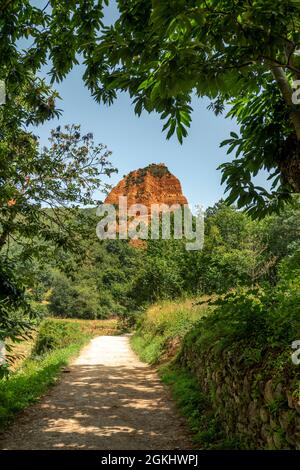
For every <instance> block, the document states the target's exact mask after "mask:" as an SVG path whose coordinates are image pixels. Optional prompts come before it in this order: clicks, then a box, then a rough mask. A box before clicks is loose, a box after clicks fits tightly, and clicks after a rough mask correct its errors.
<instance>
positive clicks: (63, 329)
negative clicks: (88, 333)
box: [32, 320, 83, 355]
mask: <svg viewBox="0 0 300 470" xmlns="http://www.w3.org/2000/svg"><path fill="white" fill-rule="evenodd" d="M82 336H83V335H82V331H81V327H80V324H79V323H75V322H67V321H66V322H64V321H60V320H44V321H43V322H42V323H41V326H40V328H39V331H38V335H37V338H36V342H35V345H34V348H33V351H32V354H33V355H41V354H44V353H46V352H48V351H51V350H54V349H62V348H65V347H67V346H69V345H71V344H73V343H76V342H77V341H78V340H79V339H80V338H81V337H82Z"/></svg>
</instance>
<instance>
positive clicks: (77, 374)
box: [0, 336, 191, 450]
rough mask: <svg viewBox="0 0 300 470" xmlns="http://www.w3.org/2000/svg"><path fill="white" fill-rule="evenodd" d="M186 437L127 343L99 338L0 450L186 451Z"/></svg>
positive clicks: (170, 406)
mask: <svg viewBox="0 0 300 470" xmlns="http://www.w3.org/2000/svg"><path fill="white" fill-rule="evenodd" d="M187 436H188V435H187V432H186V430H185V425H184V423H183V421H182V419H181V418H179V417H178V415H177V413H176V411H175V409H174V405H173V403H172V401H170V399H169V397H168V393H167V391H166V390H165V388H164V386H163V385H162V384H161V382H160V380H159V378H158V376H157V375H156V373H155V371H153V370H152V369H151V368H150V367H148V366H147V365H145V364H143V363H142V362H140V361H139V360H138V359H137V357H136V356H135V354H134V353H133V352H132V350H131V349H130V346H129V338H128V337H126V336H100V337H97V338H95V339H93V340H92V341H91V343H90V344H89V345H88V346H87V347H86V348H85V349H84V350H83V351H82V352H81V354H80V356H79V357H78V358H77V359H76V360H75V361H74V362H73V364H72V365H71V366H70V373H66V374H63V375H62V378H61V380H60V381H59V383H58V384H57V385H55V386H54V387H53V388H52V389H51V390H50V391H49V393H48V394H47V395H46V396H45V397H44V398H43V399H42V400H41V401H40V402H39V403H37V404H36V405H33V406H32V407H30V408H28V409H27V410H26V411H24V412H23V413H22V414H21V415H20V416H19V417H18V418H17V420H16V422H15V424H14V425H13V426H12V427H11V428H10V429H9V431H7V432H6V433H5V436H4V437H3V438H2V439H1V441H0V448H1V449H99V450H105V449H106V450H124V449H133V450H138V449H142V450H150V449H168V450H170V449H177V448H178V449H187V448H190V447H191V446H190V442H189V438H188V437H187Z"/></svg>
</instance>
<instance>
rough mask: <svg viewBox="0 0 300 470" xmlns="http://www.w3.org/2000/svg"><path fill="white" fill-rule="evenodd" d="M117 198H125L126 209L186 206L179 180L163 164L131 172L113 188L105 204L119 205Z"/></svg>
mask: <svg viewBox="0 0 300 470" xmlns="http://www.w3.org/2000/svg"><path fill="white" fill-rule="evenodd" d="M119 196H127V198H128V200H127V202H128V207H129V206H130V205H132V204H144V205H145V206H146V207H147V208H148V210H149V209H150V207H151V204H168V205H172V204H180V205H183V204H187V203H188V202H187V199H186V198H185V196H184V195H183V194H182V189H181V184H180V182H179V180H178V179H177V178H176V177H175V176H174V175H172V173H170V171H169V170H168V168H167V167H166V166H165V165H164V164H163V163H160V164H151V165H149V166H147V167H146V168H140V169H139V170H135V171H132V172H131V173H129V174H128V175H127V176H124V178H123V179H122V180H121V181H120V182H119V183H118V184H117V186H115V188H114V189H113V190H112V191H111V193H110V194H109V195H108V197H107V198H106V200H105V203H106V204H115V205H118V203H119Z"/></svg>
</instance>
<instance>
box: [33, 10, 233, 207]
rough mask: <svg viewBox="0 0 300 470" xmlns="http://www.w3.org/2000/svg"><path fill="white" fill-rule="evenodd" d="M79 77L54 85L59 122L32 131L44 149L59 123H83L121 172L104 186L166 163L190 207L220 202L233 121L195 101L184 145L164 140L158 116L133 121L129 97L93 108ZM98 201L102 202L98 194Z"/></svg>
mask: <svg viewBox="0 0 300 470" xmlns="http://www.w3.org/2000/svg"><path fill="white" fill-rule="evenodd" d="M39 3H40V2H39ZM39 6H40V5H39ZM116 18H117V9H116V6H115V2H111V3H110V5H109V7H107V8H106V11H105V21H106V23H107V24H109V23H112V22H113V21H114V20H115V19H116ZM83 72H84V69H83V67H82V66H78V67H76V68H75V69H74V70H73V71H72V72H71V73H70V74H69V75H68V77H67V78H66V79H65V80H64V81H63V82H62V83H61V84H58V85H57V84H56V85H55V88H56V89H57V90H58V92H59V94H60V96H61V98H62V101H59V102H58V107H59V108H61V109H62V110H63V114H62V116H61V117H60V119H59V121H58V120H51V121H50V122H47V123H46V124H44V125H42V126H39V128H38V129H36V130H35V133H36V134H37V135H39V136H40V142H41V145H42V146H43V145H47V144H48V138H49V135H50V130H51V129H52V128H54V127H56V126H57V125H58V124H60V125H64V124H72V123H74V124H81V128H82V131H83V132H92V133H93V134H94V139H95V143H103V144H105V145H106V146H107V148H108V149H109V150H111V151H112V153H113V154H112V158H111V161H112V163H113V165H114V166H115V167H117V168H118V170H119V173H118V174H117V175H113V177H112V178H110V181H107V182H109V183H110V184H112V185H115V184H116V183H117V182H118V181H119V180H120V179H121V178H122V177H123V175H125V174H127V173H129V172H130V171H132V170H135V169H137V168H142V167H145V166H147V165H148V164H150V163H165V164H166V165H167V167H168V168H169V170H170V171H171V172H172V173H173V174H174V175H175V176H177V178H179V180H180V182H181V185H182V189H183V193H184V195H185V196H186V197H187V199H188V201H189V203H190V205H191V206H192V207H194V206H195V205H197V204H201V205H203V206H204V207H208V206H212V205H213V204H215V203H216V202H217V201H218V200H219V199H220V198H222V197H224V186H221V184H220V181H221V172H220V171H218V170H217V167H218V166H219V165H220V164H221V163H223V162H224V161H228V156H227V154H226V151H227V149H226V148H222V149H221V148H220V147H219V145H220V142H221V141H222V140H224V139H226V138H228V136H229V134H230V132H231V131H237V126H236V124H235V123H234V122H233V121H231V120H230V119H225V116H219V117H216V116H215V115H214V113H213V112H212V111H209V110H208V109H207V106H208V104H209V102H208V101H207V100H206V99H199V98H195V99H194V100H193V103H192V106H193V108H194V112H193V121H192V125H191V128H190V131H189V135H188V137H187V138H186V139H185V140H184V142H183V145H180V144H179V142H178V141H177V138H176V137H175V136H174V137H173V138H172V139H171V140H169V141H167V140H166V134H165V133H162V126H163V123H162V121H161V120H160V118H159V115H157V114H151V115H149V114H148V113H146V112H145V113H143V114H142V116H141V117H138V116H136V115H135V114H134V110H133V106H132V105H131V100H130V98H129V96H128V95H127V94H125V93H121V94H120V95H119V98H118V100H117V101H115V103H114V104H113V105H112V106H111V107H107V106H105V105H99V104H97V103H96V102H95V101H94V100H93V98H92V97H91V96H90V93H89V91H88V90H87V89H86V88H85V87H84V84H83V81H82V75H83ZM96 196H97V197H98V195H96ZM99 199H103V197H102V196H100V195H99Z"/></svg>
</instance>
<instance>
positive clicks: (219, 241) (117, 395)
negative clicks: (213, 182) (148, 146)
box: [0, 0, 300, 459]
mask: <svg viewBox="0 0 300 470" xmlns="http://www.w3.org/2000/svg"><path fill="white" fill-rule="evenodd" d="M41 3H43V5H41ZM115 11H117V17H116V18H114V17H113V16H109V14H110V13H111V12H115ZM107 15H108V16H107ZM107 18H108V19H107ZM112 18H113V19H112ZM299 44H300V14H299V2H297V1H292V0H276V1H274V0H256V1H253V2H250V1H247V2H245V1H240V0H218V1H216V0H206V1H202V0H199V1H198V0H195V1H192V0H187V1H185V0H180V1H173V0H170V1H169V0H168V1H157V0H152V1H148V0H132V1H130V2H128V1H127V0H117V1H116V2H115V1H114V2H112V1H109V0H103V1H102V0H99V1H95V0H78V1H77V0H76V1H75V0H72V1H70V2H63V1H60V0H50V1H49V2H46V1H45V2H36V1H31V0H26V1H20V0H10V1H6V0H3V1H0V59H1V61H0V63H1V65H0V428H1V432H2V434H1V435H0V448H1V449H23V448H26V449H35V450H36V449H57V448H60V447H61V448H66V449H79V448H80V449H89V450H91V449H107V448H109V449H110V448H112V449H121V448H122V447H121V446H123V448H126V449H127V448H128V449H142V450H145V449H147V445H151V446H152V447H151V448H152V449H159V448H161V447H160V445H163V446H165V449H173V450H174V449H177V448H179V449H196V450H199V449H209V450H215V449H226V450H227V449H234V450H238V449H243V450H245V449H252V450H258V449H264V450H283V449H285V450H299V449H300V432H299V429H300V401H299V400H300V372H299V364H300V354H299V350H300V224H299V220H300V196H299V194H300V101H299V99H298V98H299V96H298V95H299V86H298V85H299V79H300V54H299ZM73 72H74V73H77V72H78V74H77V75H76V79H78V80H79V82H80V86H81V87H82V88H83V89H84V91H88V94H89V98H90V100H91V103H93V105H97V107H98V108H97V109H99V113H101V116H103V120H105V119H106V116H108V114H107V115H106V114H105V113H106V112H107V111H106V109H107V108H106V107H105V106H104V105H107V106H110V107H112V108H113V107H114V106H117V104H115V103H116V102H118V100H121V101H122V99H121V98H120V96H121V95H122V96H124V95H126V96H127V98H129V99H130V102H129V104H128V106H127V108H128V109H130V110H132V113H134V114H135V115H136V116H137V117H139V118H140V119H142V115H143V116H144V115H145V114H147V113H148V114H150V115H151V116H152V117H153V116H154V117H156V118H157V119H160V120H161V121H162V130H163V133H165V134H163V136H164V145H166V147H164V148H165V149H170V148H171V147H168V146H167V145H168V144H170V145H171V143H170V142H167V141H169V140H170V139H176V142H178V145H179V148H180V152H181V153H180V155H181V157H180V158H181V161H184V159H185V158H186V157H187V152H186V150H185V149H186V147H185V144H186V142H189V134H190V133H192V132H193V126H192V123H193V116H194V113H195V114H196V112H197V109H193V107H194V108H196V105H195V103H201V104H203V103H206V104H207V109H206V110H205V112H206V113H212V114H214V116H218V117H220V118H221V119H222V121H220V123H221V125H222V123H223V125H224V126H225V122H226V125H227V124H228V122H230V125H232V131H231V132H229V135H228V136H227V138H226V139H225V140H222V141H220V142H219V141H216V142H215V149H216V151H217V149H218V150H220V149H221V152H222V153H220V154H218V155H221V157H220V158H221V160H222V161H221V163H220V162H219V164H218V168H216V169H215V170H214V173H215V172H218V173H217V174H218V181H219V183H218V184H219V186H220V188H222V192H223V196H222V198H221V199H220V200H218V199H219V198H218V197H216V201H215V204H214V205H212V206H211V207H209V206H207V207H206V208H205V214H204V227H205V234H204V246H203V248H202V249H201V250H195V251H188V250H187V249H186V240H185V239H184V238H183V239H181V240H178V239H176V237H175V236H174V234H173V236H171V238H170V239H168V240H165V239H162V238H161V239H159V240H147V241H146V242H144V243H142V244H141V245H140V246H134V244H132V243H131V242H130V241H129V240H121V239H116V240H99V238H98V237H97V234H96V227H97V223H98V218H97V207H99V206H101V204H102V202H103V201H102V200H100V199H101V198H102V199H104V198H105V195H107V194H109V192H110V191H111V189H112V185H111V178H113V177H115V175H116V174H117V173H118V163H115V160H114V158H113V154H112V151H111V150H110V148H108V146H107V144H106V142H98V138H96V137H95V136H94V134H93V129H88V131H87V130H86V128H87V125H86V124H87V123H85V122H81V123H73V122H70V123H69V124H66V123H65V121H64V119H63V111H62V110H61V109H60V107H59V106H60V105H61V104H62V106H63V104H64V103H63V100H61V97H60V95H59V92H58V91H57V89H56V88H59V87H61V86H62V84H64V83H68V80H69V76H70V75H71V74H72V73H73ZM77 92H78V90H76V89H74V90H73V95H74V96H73V97H72V99H74V101H75V97H76V93H77ZM85 105H86V106H87V108H88V110H92V105H91V104H89V103H87V104H86V103H85ZM93 109H94V108H93ZM118 109H119V108H118ZM73 111H74V109H73V110H72V109H71V110H68V112H69V115H70V114H71V115H72V113H73ZM82 112H83V111H82ZM205 116H207V114H206V115H205ZM54 122H55V124H53V126H52V128H53V130H52V131H51V132H50V133H49V135H47V142H48V144H45V139H44V138H42V135H43V132H44V131H45V129H46V127H43V126H46V125H48V124H51V125H52V123H54ZM143 122H148V123H149V122H150V121H143ZM151 122H152V121H151ZM57 123H58V125H56V124H57ZM145 125H146V124H145ZM147 125H149V129H150V124H147ZM95 127H96V125H95ZM124 129H125V131H124V132H125V133H126V122H124ZM153 129H154V127H153ZM237 129H238V130H237ZM151 131H152V129H151ZM121 132H122V129H121V128H120V129H117V128H116V129H114V139H115V140H116V141H118V140H120V141H121V140H122V138H124V135H125V134H124V133H123V134H122V136H123V137H120V136H121ZM138 132H139V131H138V130H137V131H136V134H134V135H127V136H126V144H128V142H129V143H130V146H132V149H134V148H135V147H134V146H135V145H136V141H138V140H139V139H138V137H139V136H138ZM147 132H148V128H147ZM119 134H120V135H119ZM196 134H197V129H196V131H194V134H193V138H194V139H195V135H196ZM207 134H208V131H207ZM151 135H152V134H151ZM196 137H197V136H196ZM165 140H166V142H165ZM171 142H173V140H172V141H171ZM204 145H205V142H202V141H200V139H198V140H197V146H196V147H197V152H198V149H199V148H202V147H203V146H204ZM124 148H125V146H124ZM167 151H168V152H169V153H170V154H171V150H167ZM130 152H131V148H130ZM197 152H195V156H194V157H193V158H195V159H196V158H198V155H199V154H198V153H197ZM169 156H170V155H169V154H168V157H169ZM141 158H142V156H141ZM218 158H219V157H218ZM202 159H203V161H202V163H201V164H202V166H203V168H206V167H208V166H209V164H210V162H209V161H208V158H207V157H206V155H204V156H203V155H202ZM189 161H190V160H189ZM216 161H217V158H216ZM119 163H120V164H121V162H119ZM180 163H181V162H180ZM147 164H148V166H147V167H146V169H144V170H145V171H144V173H143V177H144V176H145V175H146V173H147V171H146V170H147V169H149V168H152V170H153V168H155V167H156V166H157V165H153V164H152V163H150V162H148V161H147ZM128 165H130V162H129V163H128ZM160 166H163V165H160ZM186 167H187V168H184V165H183V166H181V168H184V170H185V171H187V174H192V173H193V172H194V171H195V170H194V166H193V165H192V167H191V168H190V167H188V165H186ZM128 169H129V180H128V181H129V182H130V181H131V183H132V184H136V185H139V184H140V183H141V180H140V179H136V178H135V177H134V176H132V175H134V174H135V173H134V168H132V167H130V168H128ZM153 171H154V170H153ZM160 171H161V172H162V174H161V175H160V176H161V177H162V176H165V175H168V174H169V170H167V169H164V168H163V170H161V169H160ZM154 176H157V175H154ZM179 176H180V175H179ZM142 180H143V178H142ZM261 181H262V183H261ZM189 189H190V188H189ZM214 189H215V190H216V188H214ZM218 189H219V188H218ZM199 192H200V188H199ZM216 193H217V190H216ZM100 195H101V197H100ZM167 196H168V195H167ZM171 220H172V222H173V221H174V218H171ZM194 222H195V218H194ZM86 348H87V349H86ZM145 363H147V364H148V366H146V365H145ZM150 366H151V367H150ZM153 368H155V372H153V370H154V369H153ZM87 369H89V374H90V375H89V377H88V378H87V375H86V373H87ZM151 374H156V375H151ZM162 383H164V384H165V385H166V387H167V390H169V392H170V394H171V395H172V398H171V399H170V398H169V397H168V394H166V393H165V391H164V390H165V389H164V388H163V386H162V385H161V384H162ZM124 384H127V388H126V387H125V390H124ZM145 384H146V385H145ZM72 387H73V388H72ZM143 387H144V388H143ZM160 387H162V388H160ZM98 389H99V390H100V391H98V393H97V390H98ZM49 390H51V392H49V393H50V395H49V396H48V395H47V392H48V391H49ZM110 390H111V395H110ZM141 390H142V391H143V390H144V394H142V392H141ZM147 394H148V395H147ZM151 394H152V395H151ZM147 396H149V397H150V398H149V400H148V401H147ZM60 397H63V398H60ZM103 397H104V398H103ZM124 397H125V398H124ZM145 397H146V398H145ZM151 397H152V398H151ZM47 400H50V401H49V402H48V401H47ZM51 400H53V401H51ZM124 400H125V401H126V403H132V408H131V409H129V407H128V409H129V411H128V409H127V408H126V403H125V404H124ZM173 401H174V402H175V403H176V404H177V411H178V413H179V415H178V417H177V415H176V414H174V412H173V411H172V409H173V408H172V402H173ZM92 402H93V405H91V403H92ZM146 402H147V403H146ZM150 402H151V403H150ZM49 403H50V405H49V406H48V404H49ZM145 403H146V405H145ZM159 403H162V405H161V408H160V405H159ZM32 407H33V408H32ZM93 407H94V408H93ZM58 409H60V413H61V416H62V418H61V419H62V421H63V424H62V427H61V428H60V425H59V424H57V422H58V421H59V417H58V414H57V413H56V414H55V410H58ZM24 410H27V412H28V413H29V419H28V421H26V413H25V420H24V414H23V415H22V412H24ZM31 410H33V412H32V411H31ZM45 410H46V411H45ZM53 410H54V411H53ZM70 410H71V411H70ZM99 410H100V411H99ZM166 410H167V411H166ZM125 411H126V412H125ZM148 412H149V413H150V414H147V413H148ZM35 413H36V414H35ZM52 413H53V414H52ZM70 413H71V414H70ZM72 413H73V414H72ZM181 418H182V419H184V421H183V422H182V423H183V424H181V421H180V420H181ZM101 420H102V421H101ZM114 420H115V421H114ZM74 423H75V424H74ZM164 423H165V424H164ZM181 426H182V427H181ZM7 429H9V430H10V432H9V433H8V435H6V434H5V431H6V430H7ZM29 429H30V430H31V429H32V430H33V431H32V434H30V432H31V431H30V432H29V431H28V430H29ZM91 429H92V430H93V431H91ZM107 429H109V430H110V431H109V432H107ZM182 429H183V431H181V430H182ZM109 433H110V434H109ZM131 433H133V434H131ZM132 435H133V436H134V444H132V443H131V442H132V441H131V440H130V439H131V437H132ZM23 436H25V437H24V439H23ZM51 439H52V440H51ZM148 443H149V444H148ZM134 445H136V447H132V446H134ZM26 446H27V447H26ZM111 446H112V447H111ZM0 459H1V457H0Z"/></svg>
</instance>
